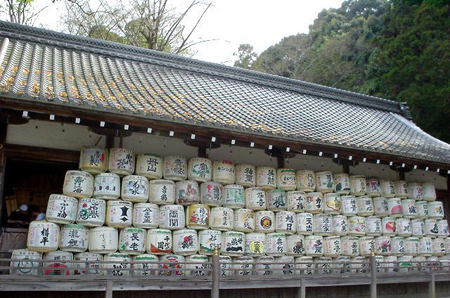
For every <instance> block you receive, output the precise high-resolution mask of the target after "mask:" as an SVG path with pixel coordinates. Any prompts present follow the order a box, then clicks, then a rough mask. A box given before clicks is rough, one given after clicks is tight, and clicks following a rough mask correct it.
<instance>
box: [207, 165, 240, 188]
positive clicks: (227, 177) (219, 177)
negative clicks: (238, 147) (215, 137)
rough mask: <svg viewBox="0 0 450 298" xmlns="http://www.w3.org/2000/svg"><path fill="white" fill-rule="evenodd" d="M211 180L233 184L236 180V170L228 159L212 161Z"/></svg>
mask: <svg viewBox="0 0 450 298" xmlns="http://www.w3.org/2000/svg"><path fill="white" fill-rule="evenodd" d="M213 180H214V181H215V182H217V183H222V184H223V185H228V184H234V182H235V181H236V172H235V169H234V164H233V162H231V161H229V160H219V161H214V163H213Z"/></svg>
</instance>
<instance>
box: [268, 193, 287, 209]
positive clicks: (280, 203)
mask: <svg viewBox="0 0 450 298" xmlns="http://www.w3.org/2000/svg"><path fill="white" fill-rule="evenodd" d="M266 198H267V209H269V210H271V211H282V210H286V203H287V202H286V200H287V198H286V192H285V191H284V190H281V189H273V190H269V191H267V193H266Z"/></svg>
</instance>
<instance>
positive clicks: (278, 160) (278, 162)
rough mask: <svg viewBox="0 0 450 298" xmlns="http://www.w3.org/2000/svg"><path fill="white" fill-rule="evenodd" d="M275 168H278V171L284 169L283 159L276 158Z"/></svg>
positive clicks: (280, 157)
mask: <svg viewBox="0 0 450 298" xmlns="http://www.w3.org/2000/svg"><path fill="white" fill-rule="evenodd" d="M277 167H278V169H282V168H284V157H283V156H277Z"/></svg>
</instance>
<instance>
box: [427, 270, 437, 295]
mask: <svg viewBox="0 0 450 298" xmlns="http://www.w3.org/2000/svg"><path fill="white" fill-rule="evenodd" d="M431 270H433V269H431ZM428 297H429V298H436V284H435V280H434V273H433V274H431V280H430V283H429V284H428Z"/></svg>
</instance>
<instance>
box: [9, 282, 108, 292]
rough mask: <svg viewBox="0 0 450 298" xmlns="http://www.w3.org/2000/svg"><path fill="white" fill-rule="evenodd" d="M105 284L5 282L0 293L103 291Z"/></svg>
mask: <svg viewBox="0 0 450 298" xmlns="http://www.w3.org/2000/svg"><path fill="white" fill-rule="evenodd" d="M105 289H106V283H105V282H86V281H84V282H52V281H47V282H26V283H24V282H7V283H0V291H8V292H34V291H36V292H42V291H45V292H53V291H77V292H85V291H105Z"/></svg>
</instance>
